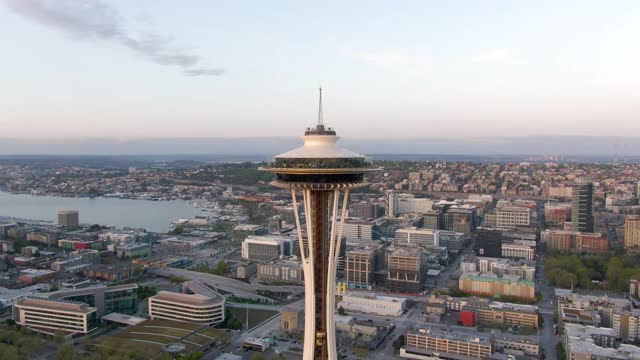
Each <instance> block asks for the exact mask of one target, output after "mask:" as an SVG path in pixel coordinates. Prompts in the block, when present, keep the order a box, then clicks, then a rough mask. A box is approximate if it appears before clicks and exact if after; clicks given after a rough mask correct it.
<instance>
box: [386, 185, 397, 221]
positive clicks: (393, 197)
mask: <svg viewBox="0 0 640 360" xmlns="http://www.w3.org/2000/svg"><path fill="white" fill-rule="evenodd" d="M386 203H387V204H386V205H387V216H388V217H396V215H398V194H397V193H396V192H395V191H393V190H390V191H388V192H387V194H386Z"/></svg>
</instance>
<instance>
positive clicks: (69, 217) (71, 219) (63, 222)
mask: <svg viewBox="0 0 640 360" xmlns="http://www.w3.org/2000/svg"><path fill="white" fill-rule="evenodd" d="M58 225H60V226H64V227H77V226H78V225H80V214H79V213H78V211H77V210H60V211H58Z"/></svg>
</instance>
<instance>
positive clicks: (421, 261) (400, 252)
mask: <svg viewBox="0 0 640 360" xmlns="http://www.w3.org/2000/svg"><path fill="white" fill-rule="evenodd" d="M425 255H426V254H425V252H424V251H423V250H422V249H420V248H416V247H413V248H397V249H390V250H389V253H388V254H387V288H388V289H389V290H390V291H392V292H398V293H408V294H418V293H420V292H421V291H422V290H423V289H424V285H425V280H426V273H427V257H426V256H425Z"/></svg>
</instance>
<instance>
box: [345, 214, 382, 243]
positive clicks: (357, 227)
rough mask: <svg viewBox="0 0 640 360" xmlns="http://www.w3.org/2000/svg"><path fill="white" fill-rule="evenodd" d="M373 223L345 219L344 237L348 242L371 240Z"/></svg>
mask: <svg viewBox="0 0 640 360" xmlns="http://www.w3.org/2000/svg"><path fill="white" fill-rule="evenodd" d="M373 226H374V222H373V221H369V220H361V219H345V221H344V233H343V234H344V236H345V238H346V239H347V241H348V242H362V241H371V240H373Z"/></svg>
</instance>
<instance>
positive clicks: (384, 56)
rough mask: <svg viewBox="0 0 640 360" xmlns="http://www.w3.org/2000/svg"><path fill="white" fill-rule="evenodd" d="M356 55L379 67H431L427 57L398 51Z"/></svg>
mask: <svg viewBox="0 0 640 360" xmlns="http://www.w3.org/2000/svg"><path fill="white" fill-rule="evenodd" d="M355 55H356V57H357V58H359V59H360V60H362V61H366V62H369V63H372V64H375V65H378V66H391V67H427V66H430V65H431V60H430V59H429V57H427V56H425V55H421V54H415V53H408V52H403V51H397V50H382V51H371V52H361V53H358V54H355Z"/></svg>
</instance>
